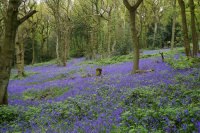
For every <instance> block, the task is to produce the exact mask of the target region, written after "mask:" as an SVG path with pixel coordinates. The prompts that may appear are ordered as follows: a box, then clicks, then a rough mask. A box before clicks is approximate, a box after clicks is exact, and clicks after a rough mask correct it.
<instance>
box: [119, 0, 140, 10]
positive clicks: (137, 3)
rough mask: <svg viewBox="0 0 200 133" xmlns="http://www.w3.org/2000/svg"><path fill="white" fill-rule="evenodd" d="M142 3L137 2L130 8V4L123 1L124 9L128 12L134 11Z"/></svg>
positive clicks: (126, 0) (125, 0) (138, 0)
mask: <svg viewBox="0 0 200 133" xmlns="http://www.w3.org/2000/svg"><path fill="white" fill-rule="evenodd" d="M142 2H143V0H137V2H136V4H135V5H133V6H131V4H130V3H129V2H128V0H123V3H124V5H125V6H126V8H127V9H128V10H129V11H131V10H132V11H135V10H136V9H137V8H138V7H139V5H140V4H141V3H142Z"/></svg>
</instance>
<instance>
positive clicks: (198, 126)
mask: <svg viewBox="0 0 200 133" xmlns="http://www.w3.org/2000/svg"><path fill="white" fill-rule="evenodd" d="M151 54H152V53H151ZM119 58H120V57H119ZM113 59H115V60H116V59H117V57H116V58H113ZM182 60H183V61H185V63H184V62H181V61H182ZM167 62H168V63H166V62H162V61H161V59H160V57H158V56H155V57H154V56H153V57H150V58H143V59H141V60H140V68H141V69H142V70H149V69H153V70H154V71H153V72H147V73H140V74H134V75H132V74H131V70H132V66H133V63H132V62H131V61H126V62H123V61H122V62H118V63H114V64H113V63H110V64H108V63H107V64H103V63H102V62H101V63H102V65H100V64H98V63H88V62H87V61H85V60H84V58H80V59H72V60H70V61H69V62H68V63H67V66H66V67H60V66H57V65H55V64H53V63H48V64H39V65H36V66H27V67H25V71H26V73H27V75H28V76H27V77H26V78H24V79H15V78H11V80H10V83H9V87H8V92H9V106H2V107H0V132H2V133H7V132H27V133H29V132H30V133H32V132H36V133H40V132H48V133H51V132H52V133H79V132H80V133H108V132H112V133H124V132H130V133H135V132H139V133H145V132H159V133H161V132H168V133H174V132H177V133H179V132H180V133H181V132H191V133H192V132H193V133H199V132H200V64H199V63H200V62H199V60H198V59H197V61H196V60H195V61H194V60H192V61H190V60H188V59H187V60H186V59H185V58H184V57H182V56H180V55H176V56H173V59H170V58H169V59H167ZM194 62H195V63H194ZM181 63H182V64H181ZM188 63H189V64H188ZM179 66H180V67H179ZM99 67H100V68H102V70H103V73H102V76H99V77H97V76H96V75H95V70H96V68H99ZM16 73H17V72H16V70H13V71H12V75H16Z"/></svg>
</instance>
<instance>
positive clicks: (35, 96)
mask: <svg viewBox="0 0 200 133" xmlns="http://www.w3.org/2000/svg"><path fill="white" fill-rule="evenodd" d="M68 90H69V88H48V89H45V90H35V89H30V90H27V91H25V92H24V93H23V97H24V99H25V100H27V99H31V100H42V99H52V98H55V97H57V96H60V95H62V94H63V93H65V92H67V91H68Z"/></svg>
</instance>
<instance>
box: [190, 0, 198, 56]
mask: <svg viewBox="0 0 200 133" xmlns="http://www.w3.org/2000/svg"><path fill="white" fill-rule="evenodd" d="M189 3H190V13H191V31H192V42H193V56H194V57H196V56H197V53H198V38H197V30H196V22H195V13H194V10H195V5H194V1H193V0H189Z"/></svg>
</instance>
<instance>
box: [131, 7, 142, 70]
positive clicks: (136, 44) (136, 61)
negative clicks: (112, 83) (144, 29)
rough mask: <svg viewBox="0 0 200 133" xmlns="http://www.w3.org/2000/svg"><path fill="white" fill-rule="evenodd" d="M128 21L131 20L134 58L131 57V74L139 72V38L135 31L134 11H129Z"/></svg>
mask: <svg viewBox="0 0 200 133" xmlns="http://www.w3.org/2000/svg"><path fill="white" fill-rule="evenodd" d="M130 14H131V15H130V20H131V26H132V28H131V31H132V35H133V47H134V53H133V54H134V57H133V63H134V65H133V70H132V73H133V74H134V73H136V71H137V70H139V58H140V53H139V38H138V36H137V29H136V11H131V12H130Z"/></svg>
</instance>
